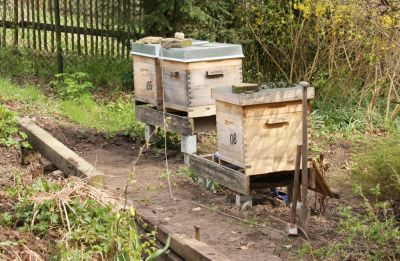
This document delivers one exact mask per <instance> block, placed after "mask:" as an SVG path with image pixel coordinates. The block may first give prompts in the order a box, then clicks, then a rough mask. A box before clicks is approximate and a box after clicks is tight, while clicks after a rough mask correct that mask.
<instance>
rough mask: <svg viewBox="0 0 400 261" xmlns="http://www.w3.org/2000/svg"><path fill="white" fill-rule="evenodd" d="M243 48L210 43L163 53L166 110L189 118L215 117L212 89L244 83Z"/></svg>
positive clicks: (162, 66) (161, 56) (166, 50)
mask: <svg viewBox="0 0 400 261" xmlns="http://www.w3.org/2000/svg"><path fill="white" fill-rule="evenodd" d="M242 58H243V52H242V48H241V46H240V45H234V44H220V43H207V44H201V45H194V46H191V47H186V48H170V49H162V50H161V54H160V59H161V60H162V61H161V62H160V63H161V68H162V81H163V88H164V103H165V107H166V108H168V109H172V110H177V111H184V112H186V113H187V115H188V117H189V118H196V117H204V116H210V115H215V102H214V99H212V98H211V89H212V88H216V87H223V86H230V85H232V84H233V83H236V82H241V81H242Z"/></svg>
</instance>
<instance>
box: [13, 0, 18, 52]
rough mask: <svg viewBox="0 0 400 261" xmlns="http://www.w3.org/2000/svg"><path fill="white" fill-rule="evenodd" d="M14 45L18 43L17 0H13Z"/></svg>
mask: <svg viewBox="0 0 400 261" xmlns="http://www.w3.org/2000/svg"><path fill="white" fill-rule="evenodd" d="M14 45H15V46H17V45H18V0H14Z"/></svg>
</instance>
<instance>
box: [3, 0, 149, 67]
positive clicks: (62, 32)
mask: <svg viewBox="0 0 400 261" xmlns="http://www.w3.org/2000/svg"><path fill="white" fill-rule="evenodd" d="M142 17H143V15H142V9H141V4H140V0H0V29H1V31H0V45H3V46H6V45H14V46H17V45H18V46H24V47H28V48H33V49H37V50H43V51H47V52H52V53H57V54H58V56H59V63H61V64H59V67H60V71H62V69H63V68H62V55H65V54H69V53H76V54H78V55H90V56H114V57H121V58H123V57H128V56H129V51H130V41H131V40H132V39H138V38H140V37H141V32H142V28H141V24H142V21H141V19H142ZM60 59H61V60H60Z"/></svg>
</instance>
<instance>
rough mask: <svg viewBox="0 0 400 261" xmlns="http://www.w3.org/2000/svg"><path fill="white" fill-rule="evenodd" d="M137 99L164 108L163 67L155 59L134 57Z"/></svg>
mask: <svg viewBox="0 0 400 261" xmlns="http://www.w3.org/2000/svg"><path fill="white" fill-rule="evenodd" d="M133 75H134V85H135V98H136V100H137V101H141V102H145V103H149V104H151V105H154V106H157V108H161V107H162V88H161V67H160V61H159V60H158V59H157V58H154V57H146V56H140V55H133Z"/></svg>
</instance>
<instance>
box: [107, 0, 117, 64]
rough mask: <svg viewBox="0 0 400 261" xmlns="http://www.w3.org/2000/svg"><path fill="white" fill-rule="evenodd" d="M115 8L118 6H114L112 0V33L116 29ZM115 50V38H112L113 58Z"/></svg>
mask: <svg viewBox="0 0 400 261" xmlns="http://www.w3.org/2000/svg"><path fill="white" fill-rule="evenodd" d="M115 7H116V6H115V5H114V0H111V17H110V16H109V19H111V30H112V31H113V30H114V29H115ZM117 7H118V6H117ZM109 30H110V29H109ZM114 48H115V38H114V37H112V38H111V56H114V55H115V49H114Z"/></svg>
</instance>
